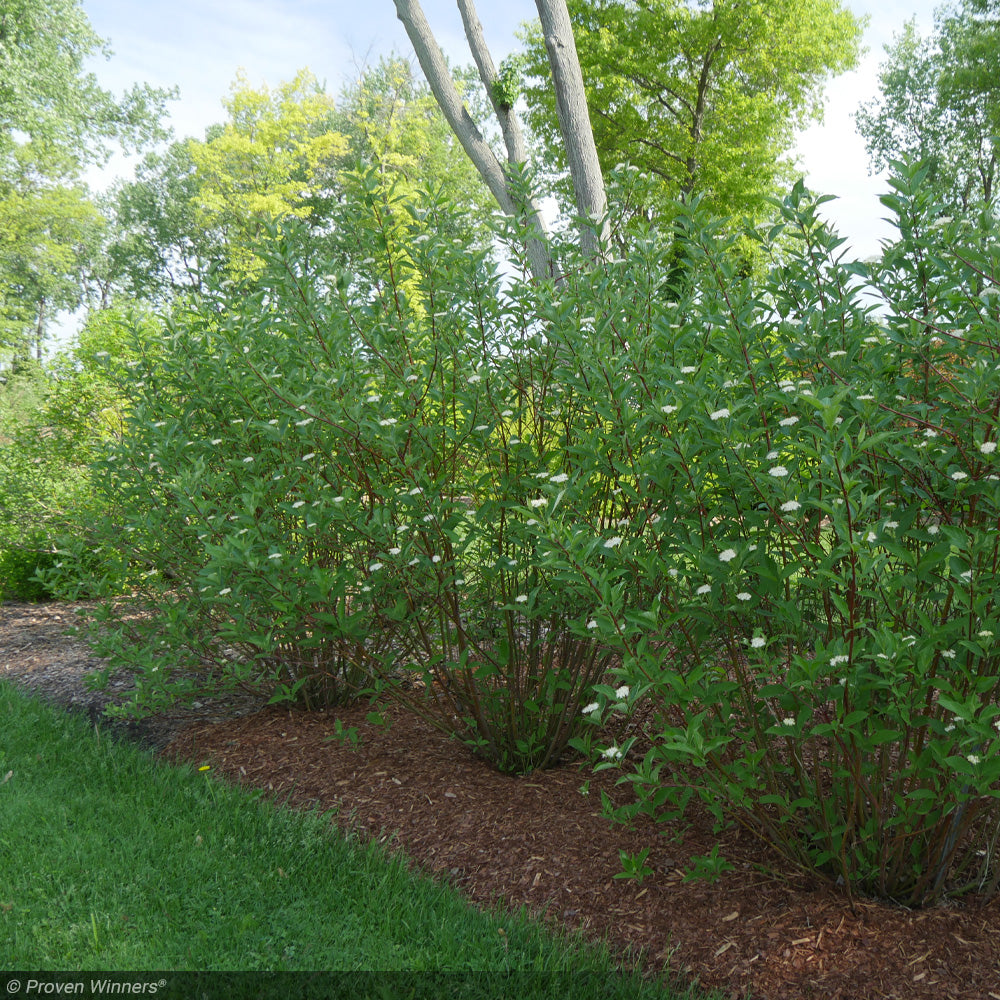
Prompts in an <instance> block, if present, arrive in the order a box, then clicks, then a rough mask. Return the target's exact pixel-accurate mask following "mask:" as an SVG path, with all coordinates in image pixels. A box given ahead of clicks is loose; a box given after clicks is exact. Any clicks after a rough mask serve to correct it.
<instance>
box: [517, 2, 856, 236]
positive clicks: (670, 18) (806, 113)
mask: <svg viewBox="0 0 1000 1000" xmlns="http://www.w3.org/2000/svg"><path fill="white" fill-rule="evenodd" d="M569 11H570V14H571V17H572V22H573V29H574V32H575V35H576V44H577V49H578V51H579V54H580V63H581V66H582V68H583V76H584V80H585V82H586V94H587V101H588V103H589V106H590V114H591V118H592V120H593V126H594V136H595V139H596V142H597V148H598V152H599V154H600V158H601V163H602V166H603V168H604V170H605V172H607V171H608V170H609V169H610V168H611V167H614V166H615V165H617V164H618V163H630V164H633V165H635V166H637V167H638V168H639V169H640V170H642V171H643V172H644V173H648V174H651V175H653V176H655V177H656V178H658V179H659V180H660V185H659V198H658V201H659V207H660V208H662V206H663V204H665V203H666V202H667V201H668V200H671V199H675V198H689V197H690V196H692V195H695V194H697V195H699V196H700V197H701V198H702V199H703V201H704V202H705V204H706V205H707V206H709V207H710V208H711V209H713V210H714V211H716V212H718V213H719V214H721V215H734V216H738V217H745V218H751V219H755V218H757V217H759V216H760V215H761V213H762V210H763V205H764V199H765V198H767V197H768V196H771V195H774V194H776V193H777V191H778V189H779V187H780V185H781V184H782V183H783V182H784V181H785V180H786V179H788V178H789V177H790V176H791V174H792V172H793V163H792V160H791V158H790V156H789V152H790V149H791V146H792V141H793V137H794V132H795V130H796V128H798V127H800V126H802V125H803V124H805V123H806V122H807V121H809V120H810V119H817V118H819V117H821V114H822V108H823V87H824V84H825V83H826V81H827V80H828V79H829V78H830V77H831V76H832V75H835V74H837V73H841V72H844V71H845V70H848V69H850V68H852V67H853V66H854V65H855V64H856V62H857V58H858V53H859V45H860V36H861V31H862V27H863V24H862V22H861V21H860V20H859V19H858V18H857V17H855V16H854V15H853V14H852V13H851V12H850V10H848V9H847V8H846V7H844V6H843V5H842V4H840V3H839V2H837V0H776V2H767V3H764V2H754V3H745V2H742V0H714V2H712V0H698V2H693V0H643V2H640V3H623V2H621V0H570V3H569ZM524 38H525V40H526V43H527V49H526V52H525V56H524V67H525V71H526V74H527V86H526V97H527V100H528V106H529V109H530V110H529V116H528V120H529V123H530V124H531V126H532V128H533V129H534V131H535V132H536V134H537V135H538V136H539V137H540V138H541V140H542V143H543V146H544V153H545V157H546V159H547V160H548V162H549V164H551V165H552V166H553V167H554V168H556V169H561V168H563V166H564V163H565V158H564V156H563V153H562V145H561V142H560V135H559V131H558V127H557V121H556V115H555V108H554V104H553V99H552V95H551V88H550V86H549V85H548V82H547V61H546V52H545V46H544V42H543V39H542V35H541V32H540V31H539V30H538V28H537V26H534V27H530V26H529V27H526V29H525V31H524ZM649 207H656V206H649Z"/></svg>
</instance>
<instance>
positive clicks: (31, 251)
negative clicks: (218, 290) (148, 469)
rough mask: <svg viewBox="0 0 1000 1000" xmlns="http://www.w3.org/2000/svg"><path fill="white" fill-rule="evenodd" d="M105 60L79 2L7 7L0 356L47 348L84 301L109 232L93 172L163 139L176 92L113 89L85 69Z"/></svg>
mask: <svg viewBox="0 0 1000 1000" xmlns="http://www.w3.org/2000/svg"><path fill="white" fill-rule="evenodd" d="M102 53H103V54H105V55H109V54H110V53H109V52H108V51H107V49H106V48H105V47H104V45H103V43H102V42H101V40H100V39H99V38H98V37H97V35H95V34H94V32H93V30H92V29H91V27H90V24H89V23H88V21H87V18H86V16H85V15H84V13H83V10H82V9H81V7H80V4H79V3H78V2H77V0H5V2H4V3H3V4H2V6H0V352H3V354H6V355H8V356H11V357H14V358H23V357H24V355H26V354H27V353H28V352H29V351H30V350H34V351H36V352H37V351H38V350H40V347H41V342H42V340H43V339H44V336H45V332H46V326H47V324H48V322H49V321H50V320H51V319H52V318H53V317H54V316H55V315H56V314H57V313H58V312H59V311H60V309H68V308H73V307H74V306H75V305H77V304H78V303H79V301H80V300H81V298H82V296H83V289H82V280H83V274H84V272H85V271H86V268H87V263H88V258H89V256H90V255H91V253H92V252H93V250H94V249H95V239H94V238H95V235H96V233H97V231H98V230H99V228H100V227H99V219H98V216H99V213H98V211H97V209H96V208H95V207H94V205H92V204H90V203H89V202H88V194H87V192H86V190H85V188H84V187H83V186H82V184H81V183H80V180H79V179H80V176H81V173H82V171H83V169H84V167H85V166H87V165H88V164H93V163H101V162H103V161H105V160H106V159H107V157H108V156H109V155H110V152H111V150H112V148H113V145H114V144H119V145H121V146H123V147H124V148H126V149H136V148H139V147H140V146H142V145H143V144H145V143H147V142H149V141H150V140H152V139H155V138H159V137H162V136H163V135H164V132H163V130H162V129H161V127H160V125H159V122H160V118H161V116H162V114H163V110H164V104H165V101H166V99H167V96H168V95H167V94H166V93H165V92H163V91H159V90H155V89H153V88H150V87H148V86H145V85H137V86H135V87H133V88H132V89H131V90H130V91H129V92H128V93H127V94H125V95H123V96H122V97H115V96H114V95H113V94H111V93H110V92H108V91H106V90H103V89H102V88H101V87H99V86H98V84H97V81H96V77H95V76H94V74H93V73H89V72H87V71H86V70H85V68H84V67H85V63H86V60H87V59H89V58H92V57H93V56H95V55H99V54H102Z"/></svg>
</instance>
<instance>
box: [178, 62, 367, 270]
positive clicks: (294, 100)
mask: <svg viewBox="0 0 1000 1000" xmlns="http://www.w3.org/2000/svg"><path fill="white" fill-rule="evenodd" d="M225 107H226V110H227V111H228V112H229V120H228V121H227V122H226V124H225V125H224V126H222V127H221V129H218V130H215V132H214V134H212V133H211V132H210V134H209V137H208V138H207V139H206V141H204V142H199V141H197V140H194V139H192V140H190V142H189V150H190V153H191V159H192V160H193V161H194V164H195V166H196V167H197V169H198V175H199V179H200V181H201V184H200V188H199V206H198V207H199V211H200V214H201V217H202V219H203V221H204V224H205V225H206V226H219V225H221V226H224V227H225V228H226V229H227V230H228V231H229V233H230V265H231V267H232V268H233V270H234V272H235V273H236V274H239V275H245V274H252V273H254V272H255V271H256V270H257V269H258V267H259V261H258V258H257V257H256V255H255V254H254V252H253V249H252V245H253V243H254V241H255V240H257V239H259V238H260V237H261V234H262V232H263V230H264V227H265V226H266V225H268V224H270V223H274V222H277V221H279V220H280V219H282V218H283V217H285V216H289V215H291V216H295V217H297V218H306V217H307V216H308V215H309V214H310V213H311V211H312V205H311V204H310V198H311V196H313V195H314V194H315V193H316V192H317V191H318V190H320V189H321V188H322V187H323V186H324V181H325V179H326V178H327V177H328V176H329V175H330V174H331V172H332V163H333V161H334V160H335V159H336V158H337V157H339V156H341V155H342V154H343V153H344V152H345V151H346V149H347V140H346V139H345V137H344V136H343V135H342V134H341V133H339V132H337V131H336V130H335V129H334V128H333V114H334V104H333V99H332V98H331V97H330V96H329V95H327V94H326V93H324V91H323V88H322V86H321V84H320V83H319V82H318V81H317V79H316V77H315V76H313V74H312V73H310V72H309V70H306V69H304V70H300V71H299V72H298V73H297V74H296V76H295V78H294V79H293V80H291V81H289V82H287V83H282V84H279V86H278V87H277V88H276V89H274V90H272V89H270V88H269V87H267V86H266V85H265V86H263V87H261V88H260V89H254V88H253V87H252V86H251V85H250V83H249V81H248V80H247V79H246V77H245V76H244V75H243V74H242V73H241V74H239V75H238V76H237V78H236V81H235V83H234V84H233V87H232V93H231V94H230V97H229V98H228V100H226V101H225Z"/></svg>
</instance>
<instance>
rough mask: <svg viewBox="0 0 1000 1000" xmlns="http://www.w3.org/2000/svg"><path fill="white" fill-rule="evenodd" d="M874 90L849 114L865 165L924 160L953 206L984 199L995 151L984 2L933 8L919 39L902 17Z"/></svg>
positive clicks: (991, 14)
mask: <svg viewBox="0 0 1000 1000" xmlns="http://www.w3.org/2000/svg"><path fill="white" fill-rule="evenodd" d="M886 53H887V56H888V58H887V59H886V61H885V63H883V65H882V67H881V69H880V73H879V86H880V90H881V93H880V94H879V96H878V97H876V98H874V99H873V100H871V101H869V102H868V103H866V104H864V105H863V106H862V107H861V108H860V110H859V111H858V113H857V116H856V120H857V126H858V131H859V132H860V133H861V134H862V135H863V136H864V138H865V142H866V144H867V146H868V153H869V156H870V157H871V162H872V169H873V170H883V169H885V168H886V167H888V165H889V163H890V161H892V160H901V159H904V158H913V159H918V160H923V161H926V163H927V164H928V166H929V168H930V177H931V180H932V181H933V182H934V183H935V184H936V185H937V187H938V188H939V189H940V191H941V193H942V196H943V197H944V198H945V199H946V201H947V202H949V203H951V205H953V206H954V208H956V209H960V210H965V209H968V208H969V207H970V206H972V205H974V204H976V203H979V202H986V203H989V202H991V201H992V200H993V198H994V194H995V190H994V189H995V183H996V168H997V154H998V151H1000V20H998V17H997V4H996V3H995V2H992V0H986V2H984V0H964V2H961V3H959V4H956V5H951V6H946V7H942V8H940V9H939V10H938V11H937V13H936V14H935V18H934V31H933V33H932V34H931V35H930V36H929V37H927V38H922V37H921V36H920V33H919V32H918V30H917V27H916V23H915V22H914V21H910V22H909V23H907V24H906V25H905V26H904V28H903V30H902V32H901V33H900V34H899V35H897V36H896V38H895V39H894V41H893V43H892V44H891V45H888V46H886Z"/></svg>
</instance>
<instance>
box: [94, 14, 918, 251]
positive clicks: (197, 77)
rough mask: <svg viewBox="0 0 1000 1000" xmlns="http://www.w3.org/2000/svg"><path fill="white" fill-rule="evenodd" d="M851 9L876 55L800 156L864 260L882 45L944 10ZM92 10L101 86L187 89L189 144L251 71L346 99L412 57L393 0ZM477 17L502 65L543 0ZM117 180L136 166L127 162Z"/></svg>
mask: <svg viewBox="0 0 1000 1000" xmlns="http://www.w3.org/2000/svg"><path fill="white" fill-rule="evenodd" d="M848 5H849V6H850V7H851V9H852V10H853V11H854V12H855V13H856V14H859V15H867V16H868V17H869V18H870V23H869V26H868V29H867V31H866V34H865V45H866V46H867V49H868V53H867V55H865V56H864V58H863V60H862V62H861V65H860V67H859V69H858V70H857V71H855V72H852V73H848V74H844V75H843V76H840V77H837V78H836V79H834V80H833V81H831V82H830V83H829V85H828V87H827V107H826V114H825V120H824V123H823V124H822V125H816V126H813V127H810V128H809V129H808V130H807V131H806V132H804V133H803V134H802V135H801V136H800V137H799V139H798V146H797V152H798V155H799V166H800V168H801V169H802V171H803V173H804V174H805V177H806V182H807V184H808V185H809V186H810V187H811V188H812V189H813V190H814V191H817V192H820V193H823V194H832V195H835V196H837V201H835V202H832V203H830V204H829V205H828V206H827V207H826V214H827V215H828V216H829V217H830V218H831V220H832V221H833V222H834V224H835V225H836V226H837V228H838V229H839V230H840V233H841V235H842V236H845V237H847V239H848V245H849V246H850V247H851V250H852V252H853V253H854V254H855V255H856V256H857V257H859V258H864V257H866V256H870V255H872V254H874V253H876V252H877V251H878V247H879V242H880V240H882V239H885V238H888V237H890V236H891V233H892V230H891V228H890V227H889V226H888V225H887V224H886V223H885V222H884V221H882V216H883V215H884V214H885V213H884V210H883V209H882V206H881V205H880V204H879V202H878V196H879V194H881V193H884V192H885V191H886V190H887V185H886V183H885V180H884V178H882V177H872V176H870V175H869V169H868V157H867V155H866V153H865V148H864V143H863V141H862V140H861V138H860V136H858V135H857V133H856V132H855V129H854V123H853V119H852V115H853V113H854V111H855V110H856V109H857V107H858V105H859V103H860V102H862V101H865V100H868V99H870V98H871V97H873V96H875V95H876V93H877V89H878V83H877V74H878V65H879V63H880V62H881V61H882V60H883V59H884V49H883V46H884V45H885V44H886V43H888V42H890V41H891V39H892V36H893V33H894V32H896V31H898V30H899V29H900V28H901V27H902V25H903V24H904V22H905V21H907V20H909V19H910V18H912V17H916V19H917V23H918V26H919V27H920V29H921V30H922V31H930V30H931V28H932V27H933V9H934V7H935V6H936V4H935V3H934V2H931V0H884V2H882V3H880V4H878V5H877V6H876V5H874V4H866V3H860V2H850V3H849V4H848ZM82 6H83V9H84V11H85V12H86V14H87V16H88V18H89V20H90V22H91V24H92V26H93V28H94V30H95V31H96V32H97V34H98V35H100V36H101V37H102V38H104V39H106V40H107V41H108V42H109V45H110V47H111V49H112V50H113V53H114V54H113V56H112V57H111V59H110V60H107V61H105V60H98V61H95V62H94V63H93V64H92V66H91V68H92V69H93V71H94V72H95V73H96V75H97V77H98V80H99V81H100V83H101V85H102V86H104V87H105V88H107V89H110V90H112V91H115V92H118V93H120V92H122V91H123V90H125V89H126V88H128V87H129V86H131V85H132V84H133V83H135V82H140V81H143V82H148V83H151V84H153V85H155V86H160V87H174V86H176V87H177V88H179V92H180V98H179V100H177V101H174V102H171V121H172V124H173V128H174V131H175V134H176V136H177V137H178V138H180V137H185V136H196V137H199V138H200V137H202V136H203V134H204V130H205V128H206V127H207V126H208V125H211V124H213V123H216V122H219V121H222V120H223V119H224V117H225V112H224V109H223V107H222V99H223V98H224V97H225V96H226V95H227V94H228V92H229V88H230V85H231V83H232V82H233V80H234V78H235V76H236V74H237V71H238V70H240V69H242V70H243V71H244V72H245V74H246V76H247V78H248V80H249V82H250V83H251V84H252V85H254V86H260V85H261V84H265V83H266V84H268V85H270V86H275V85H277V84H278V83H280V82H282V81H284V80H289V79H291V78H292V77H293V76H294V75H295V73H296V72H297V71H298V70H299V69H302V68H303V67H308V68H309V69H311V70H312V71H313V73H314V74H315V75H316V76H317V77H318V78H319V79H320V80H323V81H325V82H326V84H327V88H328V90H329V91H330V92H331V93H333V94H336V93H337V91H338V90H339V89H340V87H341V86H342V85H343V84H344V83H345V82H347V81H350V80H353V79H356V78H357V76H358V75H359V74H360V72H361V70H362V68H363V67H364V66H365V65H366V64H372V63H375V62H377V61H378V58H379V57H380V56H381V55H387V54H389V53H391V52H393V51H395V52H397V53H400V54H404V55H406V56H411V55H412V49H411V48H410V44H409V41H408V39H407V37H406V34H405V32H404V31H403V28H402V25H401V24H400V22H399V21H398V19H397V18H396V12H395V7H394V6H393V3H392V0H350V2H345V0H332V2H331V0H169V2H168V0H82ZM423 6H424V11H425V13H426V15H427V19H428V21H429V22H430V24H431V27H432V28H433V29H434V32H435V34H436V36H437V38H438V40H439V42H440V43H441V45H442V48H443V49H444V50H445V53H446V55H448V57H449V58H450V59H451V60H452V61H453V62H455V63H458V64H468V63H470V62H471V57H470V55H469V51H468V48H467V46H466V45H465V39H464V35H463V34H462V23H461V17H460V15H459V13H458V9H457V6H456V5H455V4H454V3H452V2H450V0H424V4H423ZM477 9H478V12H479V17H480V20H481V21H482V23H483V27H484V30H485V36H486V40H487V42H488V44H489V46H490V48H491V51H492V52H493V54H494V57H495V59H496V60H497V61H498V62H499V60H500V59H501V58H502V57H503V56H504V55H505V54H507V53H508V52H511V51H513V50H515V49H516V48H517V47H518V43H517V39H516V34H515V33H516V31H517V27H518V25H519V24H520V23H521V22H522V21H524V20H527V19H529V18H531V17H533V16H534V14H535V7H534V4H533V3H532V0H479V3H478V5H477ZM115 170H117V171H127V167H126V166H125V165H124V164H123V163H122V162H121V161H116V162H115V163H114V164H113V165H112V172H114V171H115ZM109 176H110V175H109V174H108V173H107V172H106V173H105V175H104V177H103V178H93V177H92V178H91V181H92V183H95V186H101V182H102V180H105V181H106V180H107V179H108V177H109Z"/></svg>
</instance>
